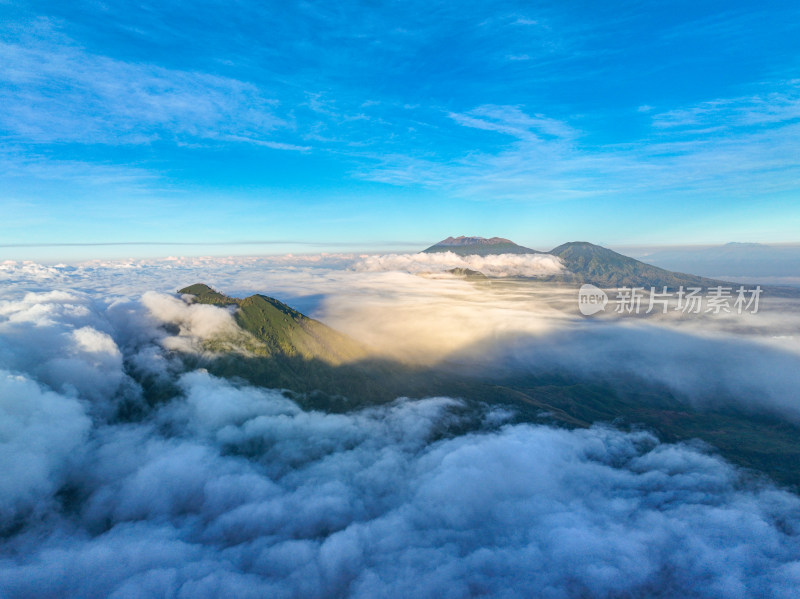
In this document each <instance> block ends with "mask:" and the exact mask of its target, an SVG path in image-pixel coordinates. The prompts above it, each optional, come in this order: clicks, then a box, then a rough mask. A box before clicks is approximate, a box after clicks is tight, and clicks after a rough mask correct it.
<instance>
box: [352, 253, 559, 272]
mask: <svg viewBox="0 0 800 599" xmlns="http://www.w3.org/2000/svg"><path fill="white" fill-rule="evenodd" d="M353 268H354V269H355V270H358V271H367V272H379V271H391V270H399V271H403V272H411V273H423V272H430V271H434V272H441V271H446V270H449V269H452V268H469V269H472V270H477V271H480V272H482V273H483V274H485V275H488V276H493V277H515V276H517V277H541V276H547V275H555V274H558V273H560V272H563V270H564V265H563V264H562V263H561V260H560V259H559V258H558V257H556V256H551V255H549V254H496V255H490V256H476V255H472V256H459V255H457V254H454V253H453V252H437V253H431V254H425V253H418V254H385V255H380V256H365V257H363V258H362V259H361V260H360V261H359V262H356V263H355V264H354V266H353Z"/></svg>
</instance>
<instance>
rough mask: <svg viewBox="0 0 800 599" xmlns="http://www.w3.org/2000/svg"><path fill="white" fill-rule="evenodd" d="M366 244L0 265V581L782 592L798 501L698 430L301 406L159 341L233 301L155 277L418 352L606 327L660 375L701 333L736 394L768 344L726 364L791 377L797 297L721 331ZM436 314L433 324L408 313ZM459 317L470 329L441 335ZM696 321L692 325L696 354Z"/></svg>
mask: <svg viewBox="0 0 800 599" xmlns="http://www.w3.org/2000/svg"><path fill="white" fill-rule="evenodd" d="M362 260H363V258H362V257H359V256H317V257H282V258H271V259H258V258H254V259H241V258H228V259H216V258H209V259H173V260H164V261H156V260H151V261H126V262H115V263H101V262H96V263H89V264H82V265H60V266H43V265H37V264H32V263H5V264H3V265H1V266H2V268H0V281H2V288H1V291H0V446H1V447H0V597H4V598H5V597H8V598H16V597H117V598H121V597H143V596H152V597H187V598H188V597H191V598H200V597H264V596H270V597H303V598H306V597H365V598H367V597H368V598H379V597H387V598H389V597H411V596H413V597H459V598H460V597H473V596H490V597H530V596H537V597H554V598H555V597H586V596H592V597H620V596H626V597H659V596H661V597H715V598H717V597H752V596H763V597H795V596H796V590H797V588H798V587H800V498H799V497H798V496H797V495H796V494H794V493H791V492H788V491H785V490H781V489H778V488H777V487H775V486H773V485H771V484H769V483H767V482H757V481H756V482H754V481H753V480H752V478H751V477H749V476H747V475H746V474H744V473H743V472H742V471H740V470H739V469H738V468H736V467H734V466H732V465H730V464H729V463H726V462H725V461H724V460H722V459H721V458H719V457H716V456H715V455H713V454H712V453H710V452H709V450H708V448H704V447H702V446H700V445H697V444H693V443H687V444H668V443H661V442H659V441H658V440H657V439H656V438H655V437H654V436H653V435H652V434H650V433H648V432H621V431H619V430H616V429H614V428H612V427H610V426H595V427H593V428H591V429H588V430H573V431H569V430H562V429H555V428H552V427H549V426H544V425H538V424H512V423H511V421H510V415H509V413H508V411H507V410H502V409H496V408H495V409H493V408H490V407H488V406H487V407H485V408H484V409H482V411H480V413H478V414H477V415H476V414H475V413H474V409H471V410H467V407H466V405H465V404H464V403H463V402H461V401H460V400H459V399H458V398H448V397H433V398H418V399H414V400H411V399H403V398H398V400H397V401H395V402H394V403H392V404H390V405H383V406H379V407H372V408H366V409H362V410H360V411H356V412H351V413H347V414H328V413H322V412H314V411H306V410H303V409H301V408H300V407H299V406H298V405H297V404H295V403H294V402H292V401H291V400H290V399H288V398H287V397H286V396H284V395H283V394H282V393H281V392H279V391H277V390H271V389H262V388H254V387H251V386H247V385H244V384H239V383H235V382H232V381H227V380H223V379H219V378H215V377H213V376H211V375H210V374H208V373H207V372H205V371H203V370H192V369H188V368H187V367H186V366H185V364H184V363H183V361H182V360H181V357H180V354H179V353H176V352H175V351H174V350H175V349H178V350H180V351H182V352H193V351H194V352H199V351H203V350H202V341H203V340H204V339H208V338H212V337H214V336H216V335H220V334H230V332H231V330H232V328H231V327H232V326H233V320H232V317H231V314H230V312H228V311H227V310H225V309H222V308H216V307H211V306H192V305H188V304H186V303H185V302H183V301H182V300H181V299H180V298H179V297H178V296H177V295H175V293H174V292H175V291H176V290H177V289H178V288H180V287H183V286H185V285H188V284H191V283H194V282H198V281H203V282H207V283H210V284H212V285H215V286H216V287H218V288H220V289H221V290H222V291H224V292H227V293H230V294H231V295H245V294H248V293H252V292H256V291H259V292H264V293H269V294H271V295H277V296H278V297H279V298H281V299H284V300H287V301H289V302H290V303H291V304H292V305H298V304H300V305H305V307H306V309H309V311H312V312H313V313H314V314H315V315H317V316H319V317H321V318H323V319H324V320H325V321H326V322H328V323H329V324H336V325H344V326H342V327H340V328H343V329H345V330H347V332H349V333H351V334H354V335H356V336H358V333H359V332H361V331H363V329H362V328H360V327H361V326H364V327H365V328H369V329H370V330H373V331H374V330H375V329H376V327H377V330H378V331H379V332H380V333H382V334H385V335H386V336H388V339H389V341H385V342H384V345H385V346H390V345H391V344H392V343H393V342H394V341H395V340H396V341H397V342H398V343H399V342H400V341H401V339H403V340H405V341H404V343H405V348H406V350H407V351H409V352H412V351H413V347H414V346H413V343H412V341H410V340H409V339H408V338H409V334H408V331H409V330H416V329H415V327H416V328H417V329H418V330H420V331H421V330H422V329H423V328H424V327H425V326H427V327H434V328H433V331H431V332H429V333H428V335H427V336H425V337H424V338H421V339H420V340H419V343H420V344H421V346H423V347H424V348H425V352H422V355H425V356H428V357H427V358H426V359H430V360H435V359H436V360H438V359H444V358H443V356H444V357H445V358H446V356H448V355H452V353H453V352H454V351H455V352H458V351H462V352H464V351H466V352H472V353H471V355H475V354H474V349H475V345H476V342H477V344H478V345H479V346H480V347H481V348H482V351H483V354H482V355H483V356H484V357H485V358H486V362H485V363H486V364H493V365H494V366H493V367H499V366H500V365H501V364H504V365H505V366H506V367H514V368H517V367H519V368H532V367H536V365H537V364H538V365H539V366H540V367H548V368H550V367H553V368H557V367H564V365H565V364H570V363H574V364H575V365H576V368H581V369H583V370H585V371H587V372H594V371H593V370H592V369H596V370H599V369H603V368H607V367H608V366H609V364H608V363H603V362H597V361H595V360H592V359H591V358H590V356H591V355H592V354H591V352H584V353H581V348H582V347H584V344H585V341H586V340H587V339H589V340H593V341H594V347H595V348H597V347H601V348H602V349H603V350H604V351H602V352H597V355H605V356H606V357H605V358H603V360H608V359H609V358H608V357H607V356H608V354H609V352H611V354H612V355H613V352H614V351H615V348H616V349H623V350H624V352H625V355H626V356H627V358H628V362H627V364H628V365H627V366H626V368H633V367H634V366H632V365H635V364H639V365H642V366H643V367H644V365H647V364H650V368H651V371H647V372H644V375H646V376H656V377H657V376H661V377H662V379H663V380H668V379H669V378H670V377H672V378H676V379H680V378H681V377H682V376H684V371H683V370H681V369H680V360H681V356H684V355H685V354H686V352H690V353H689V357H688V358H687V359H686V361H687V362H690V363H691V362H696V361H700V362H701V364H702V363H703V362H702V360H703V359H704V358H703V356H706V357H709V356H711V357H712V358H709V359H708V360H707V361H706V362H705V363H708V364H711V365H712V366H713V370H712V371H711V372H713V379H714V380H715V381H722V382H724V381H732V382H731V383H730V387H731V389H732V390H734V391H735V388H736V385H735V384H734V383H735V381H736V379H735V378H733V377H734V375H735V374H736V373H739V374H738V376H739V377H740V379H739V380H740V381H744V382H746V381H747V380H749V379H748V375H747V372H756V371H757V370H758V369H759V368H762V367H766V366H765V364H766V361H763V362H758V360H757V359H756V357H755V356H754V357H753V360H754V364H755V366H753V367H752V371H746V370H745V374H741V372H740V371H741V369H742V368H743V367H744V365H745V362H746V360H747V357H748V356H750V355H751V353H752V351H756V350H761V351H762V352H767V354H766V355H767V357H769V358H772V359H775V360H779V362H778V364H779V368H780V371H781V372H784V373H785V374H784V376H785V377H791V376H794V377H796V376H797V375H796V374H792V373H796V372H800V368H797V366H798V365H800V352H798V351H797V345H796V333H795V331H797V329H796V328H794V327H795V326H796V321H795V320H792V318H793V317H792V316H791V313H790V312H787V314H786V315H785V317H784V318H778V317H777V315H775V314H773V315H771V316H770V315H769V313H767V315H766V316H765V317H764V318H762V319H760V320H756V321H753V326H752V327H751V329H752V330H749V332H742V331H734V332H733V333H731V334H730V335H728V336H724V335H723V332H722V331H721V330H720V326H721V325H719V324H717V325H714V326H713V327H709V328H708V330H707V331H706V332H704V333H703V334H702V335H701V334H696V333H693V335H694V336H690V335H689V333H688V331H687V330H686V324H685V323H684V324H681V323H678V324H676V325H675V326H672V325H670V326H669V327H668V326H666V325H664V324H663V323H662V324H658V325H654V324H648V323H639V322H638V321H637V322H625V323H621V324H614V323H609V322H597V323H595V324H597V326H591V325H590V324H587V323H586V321H583V320H580V319H579V318H580V317H578V316H575V315H574V313H572V315H571V314H570V313H569V312H567V311H565V310H564V309H562V308H561V307H560V304H558V302H555V301H551V302H546V301H544V300H543V298H544V296H542V297H539V296H536V295H535V292H534V291H532V290H530V289H529V290H526V288H518V287H514V286H511V287H505V286H500V287H497V288H496V289H494V290H490V291H487V290H485V289H484V290H482V291H481V292H480V293H477V292H476V291H475V288H474V286H472V285H471V284H470V283H469V282H467V281H463V280H456V279H453V280H448V279H443V280H439V279H436V280H431V279H424V278H421V277H418V276H415V275H413V274H410V273H409V272H408V270H407V269H399V270H385V269H379V271H377V272H376V271H370V270H366V271H365V270H363V269H360V268H359V267H357V266H354V265H357V264H359V263H361V261H362ZM531 294H534V295H533V296H532V295H531ZM547 297H549V298H551V299H552V296H547ZM532 298H533V300H536V301H533V300H532ZM292 300H296V301H292ZM448 306H449V307H450V309H451V310H452V311H453V314H454V316H452V315H451V316H450V317H449V319H448V318H447V317H446V316H445V315H446V313H447V311H448ZM348 307H349V308H348ZM348 310H349V311H348ZM431 311H433V313H434V314H438V315H441V316H442V318H444V324H440V325H435V323H433V322H432V321H430V320H423V324H415V323H414V322H413V321H414V319H415V318H417V317H419V318H421V319H428V318H429V317H430V314H431ZM359 314H360V315H361V319H362V324H361V325H359V326H356V324H355V323H356V321H357V320H358V315H359ZM398 315H401V316H402V317H401V318H398ZM398 320H399V321H401V322H402V321H405V322H406V325H407V326H408V327H411V328H403V327H401V326H399V325H398ZM364 322H366V323H368V326H367V325H364V324H363V323H364ZM592 322H594V321H592ZM459 323H460V326H459V327H458V329H459V330H462V329H466V330H468V331H472V326H473V325H474V327H475V328H476V329H477V330H476V331H472V332H471V334H466V333H464V334H461V335H460V336H458V335H457V336H456V341H452V340H450V341H447V342H442V343H441V344H440V345H439V346H436V345H435V343H434V340H435V339H436V337H437V336H444V337H448V338H449V335H448V334H447V331H448V330H451V328H450V327H453V326H454V325H457V324H459ZM165 325H167V326H166V327H165ZM437 326H439V327H441V328H436V327H437ZM695 328H696V327H695ZM695 328H692V331H695ZM493 330H494V331H495V332H497V334H496V335H495V336H494V337H492V331H493ZM583 330H586V331H588V332H587V333H585V334H584V333H581V331H583ZM776 331H779V332H780V333H781V334H780V335H778V334H775V333H776ZM510 333H513V334H515V337H514V339H515V340H516V341H515V343H516V344H517V345H516V346H514V347H515V348H516V349H515V350H514V351H509V350H508V347H510V346H508V344H507V343H506V342H507V341H509V338H508V334H510ZM487 335H489V336H490V337H491V338H492V339H494V343H491V342H488V341H486V336H487ZM695 338H696V339H699V340H700V341H701V342H702V343H705V345H701V349H698V350H696V351H694V353H691V351H690V349H691V348H690V347H689V345H690V342H691V341H692V339H695ZM412 339H413V336H412ZM554 339H555V340H558V341H559V343H551V341H552V340H554ZM481 340H483V341H482V342H481ZM631 340H633V341H631ZM620 341H623V342H624V341H628V345H624V346H623V347H622V348H620V346H619V345H618V344H619V342H620ZM631 343H633V345H631ZM658 344H663V346H664V347H667V348H672V350H671V352H672V353H669V352H667V358H665V361H664V362H663V363H661V362H659V356H660V355H662V354H659V353H658V352H657V351H656V350H655V349H652V350H651V352H650V353H649V354H645V356H644V358H642V357H641V355H642V352H643V351H644V350H645V348H647V347H651V348H656V347H658ZM681 344H683V345H681ZM502 347H505V348H506V351H505V353H503V352H502V351H501V348H502ZM548 348H549V349H548ZM722 348H727V352H728V353H726V354H721V353H720V352H721V351H722ZM737 348H739V349H737ZM376 351H387V352H388V351H390V349H389V348H387V347H380V348H378V349H376ZM437 351H438V352H439V353H437ZM769 352H772V353H769ZM637 356H639V358H638V359H639V361H638V362H636V357H637ZM670 356H671V357H670ZM713 356H716V357H713ZM730 360H733V362H730ZM612 363H613V362H612ZM542 365H544V366H542ZM698 368H700V367H698ZM774 372H778V371H774ZM697 376H699V375H697ZM659 380H661V379H659ZM764 380H766V379H764ZM792 381H796V379H789V380H788V382H786V381H784V382H782V383H781V385H784V387H780V388H770V389H771V390H770V389H768V390H767V391H766V392H764V393H760V394H759V396H758V397H756V398H752V401H753V403H756V404H757V403H758V401H760V398H761V397H762V396H766V395H769V394H770V393H774V394H778V393H780V392H782V393H783V394H784V397H783V400H782V401H783V403H782V404H780V403H776V402H773V403H770V404H769V405H770V406H772V408H771V409H778V410H779V412H780V410H784V412H780V413H785V414H786V415H787V417H789V418H790V417H791V416H792V414H793V412H792V410H794V409H795V408H794V407H793V406H795V405H796V404H793V403H792V398H795V399H796V397H797V396H796V391H793V390H792V387H791V384H793V383H792ZM762 382H763V381H761V380H756V381H755V382H752V381H751V386H752V387H754V388H756V390H758V386H759V385H761V384H762ZM676 384H677V383H676ZM684 384H685V381H684ZM720 384H722V383H720ZM726 384H727V383H726ZM765 388H766V387H765ZM796 388H797V387H795V389H796ZM154 390H156V391H155V392H154ZM747 391H748V393H747V394H743V395H742V397H745V396H749V395H750V391H751V389H750V388H748V389H747ZM792 393H794V395H792ZM787 394H788V396H787ZM687 396H688V392H687ZM154 398H157V401H156V400H155V399H154ZM742 401H743V400H742ZM775 406H779V408H776V407H775ZM780 406H783V407H780ZM476 420H477V424H476ZM467 421H469V423H470V426H468V427H465V422H467ZM465 428H466V429H468V430H470V431H471V432H468V433H464V432H463V431H464V430H465Z"/></svg>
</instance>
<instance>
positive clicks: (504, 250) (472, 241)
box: [422, 235, 542, 256]
mask: <svg viewBox="0 0 800 599" xmlns="http://www.w3.org/2000/svg"><path fill="white" fill-rule="evenodd" d="M422 251H423V253H427V254H434V253H440V252H453V253H454V254H458V255H459V256H471V255H477V256H489V255H494V254H541V253H542V252H537V251H536V250H532V249H530V248H526V247H523V246H521V245H517V244H516V243H514V242H513V241H511V240H510V239H505V238H503V237H492V238H490V239H486V238H484V237H465V236H463V235H462V236H461V237H448V238H447V239H443V240H442V241H440V242H439V243H436V244H434V245H432V246H431V247H429V248H427V249H425V250H422Z"/></svg>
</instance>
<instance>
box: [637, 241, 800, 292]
mask: <svg viewBox="0 0 800 599" xmlns="http://www.w3.org/2000/svg"><path fill="white" fill-rule="evenodd" d="M637 257H638V258H641V259H642V260H647V261H648V262H649V263H651V264H656V265H658V266H660V267H662V268H668V269H672V270H680V271H686V272H693V273H697V274H699V275H703V276H710V277H721V278H726V277H749V278H751V279H754V280H759V279H760V280H763V279H765V278H770V279H772V280H774V281H776V282H778V281H780V279H781V278H783V279H786V280H787V282H788V281H789V280H791V279H793V280H794V281H795V282H798V283H800V245H765V244H761V243H736V242H734V243H726V244H725V245H719V246H712V247H670V248H659V249H654V250H649V251H646V252H641V253H639V254H638V255H637Z"/></svg>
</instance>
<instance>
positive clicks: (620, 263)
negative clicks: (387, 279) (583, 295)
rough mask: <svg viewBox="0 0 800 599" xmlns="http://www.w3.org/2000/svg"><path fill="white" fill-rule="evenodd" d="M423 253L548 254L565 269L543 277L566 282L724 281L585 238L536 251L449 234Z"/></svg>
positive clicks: (498, 239)
mask: <svg viewBox="0 0 800 599" xmlns="http://www.w3.org/2000/svg"><path fill="white" fill-rule="evenodd" d="M423 252H425V253H438V252H453V253H455V254H457V255H460V256H469V255H478V256H489V255H497V254H541V255H546V254H550V255H553V256H556V257H558V258H560V259H561V261H562V262H563V264H564V267H565V268H566V271H565V272H564V273H562V274H559V275H550V276H547V277H542V278H541V279H542V280H546V281H552V282H562V283H569V284H584V283H592V284H593V285H597V286H598V287H623V286H625V287H645V288H648V287H664V286H666V287H669V288H673V289H677V288H678V287H680V286H684V287H702V288H708V287H713V286H716V285H721V284H724V282H723V281H718V280H715V279H709V278H705V277H699V276H696V275H691V274H685V273H681V272H673V271H669V270H665V269H663V268H659V267H657V266H652V265H650V264H646V263H644V262H641V261H639V260H636V259H634V258H630V257H628V256H624V255H622V254H620V253H617V252H615V251H613V250H609V249H607V248H604V247H602V246H599V245H595V244H592V243H588V242H586V241H572V242H570V243H565V244H563V245H560V246H558V247H557V248H554V249H552V250H550V251H549V252H539V251H537V250H532V249H530V248H526V247H524V246H521V245H517V244H516V243H514V242H513V241H511V240H510V239H504V238H502V237H492V238H490V239H484V238H483V237H464V236H462V237H448V238H447V239H444V240H442V241H440V242H439V243H436V244H434V245H432V246H431V247H429V248H427V249H425V250H423Z"/></svg>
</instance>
